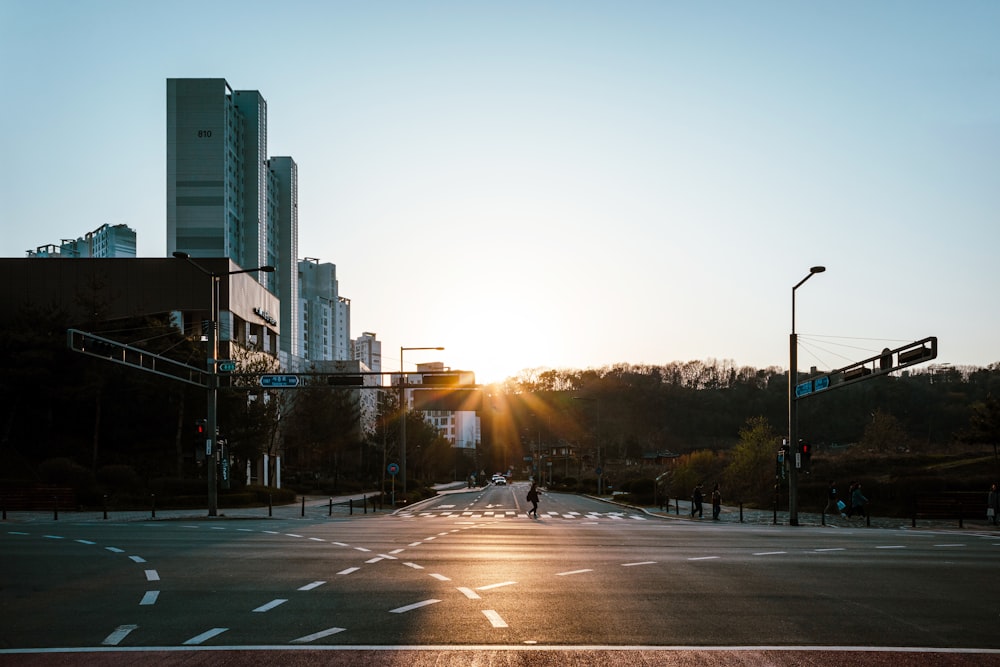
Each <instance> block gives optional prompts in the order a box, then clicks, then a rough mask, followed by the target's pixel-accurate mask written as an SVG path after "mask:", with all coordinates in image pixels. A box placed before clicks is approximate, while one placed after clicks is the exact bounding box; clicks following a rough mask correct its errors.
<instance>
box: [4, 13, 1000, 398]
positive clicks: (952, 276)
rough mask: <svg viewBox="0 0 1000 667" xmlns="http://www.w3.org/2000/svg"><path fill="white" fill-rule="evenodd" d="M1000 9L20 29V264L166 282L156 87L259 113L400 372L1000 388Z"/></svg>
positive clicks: (15, 225)
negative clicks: (993, 380)
mask: <svg viewBox="0 0 1000 667" xmlns="http://www.w3.org/2000/svg"><path fill="white" fill-rule="evenodd" d="M998 32H1000V3H998V2H995V1H993V0H983V1H971V0H958V1H956V2H938V1H934V2H927V1H924V0H904V1H899V2H896V1H880V0H873V1H871V2H861V1H848V2H836V3H819V2H793V1H768V0H760V1H755V2H746V1H742V0H741V1H738V2H733V1H729V0H720V1H717V2H711V3H707V2H680V1H677V2H675V1H672V0H659V1H655V2H646V1H640V0H632V1H629V0H625V1H623V2H606V1H599V2H595V1H591V0H573V1H571V2H561V1H548V2H546V1H544V0H543V1H538V2H526V1H517V0H514V1H507V2H491V1H477V2H472V1H465V2H452V1H449V0H440V1H434V2H430V1H419V0H410V1H406V2H402V1H385V2H363V3H362V2H342V1H338V0H324V1H322V2H319V1H317V2H305V1H302V0H298V1H297V0H288V1H285V2H282V3H275V2H258V1H256V0H244V1H242V2H229V1H224V0H219V1H215V2H205V1H202V0H199V1H198V2H190V1H188V0H177V1H174V2H170V3H139V2H134V0H127V1H117V0H90V1H88V2H78V1H76V0H73V1H68V0H0V96H2V100H3V103H2V104H0V150H2V152H3V155H4V159H3V160H2V161H0V194H2V202H3V203H2V206H0V221H2V222H0V228H2V234H0V256H3V257H24V256H25V252H26V251H27V250H28V249H34V248H36V247H38V246H41V245H45V244H48V243H59V241H60V240H61V239H64V238H77V237H80V236H83V235H84V234H85V233H86V232H88V231H91V230H94V229H96V228H97V227H99V226H101V225H102V224H105V223H107V224H113V225H115V224H126V225H128V226H130V227H132V228H133V229H135V230H136V232H137V235H138V254H139V256H140V257H163V256H166V143H165V142H166V79H168V78H188V77H190V78H202V77H220V78H225V79H226V80H227V81H228V82H229V84H230V86H232V88H234V89H236V90H258V91H260V93H261V94H262V96H263V97H264V98H265V99H266V100H267V104H268V153H269V154H270V155H275V156H283V155H289V156H291V157H293V158H294V159H295V161H296V163H297V164H298V168H299V253H300V255H301V256H302V257H313V258H317V259H319V260H320V261H323V262H332V263H334V264H336V266H337V275H338V279H339V288H340V295H341V296H343V297H346V298H348V299H350V301H351V335H352V337H357V336H359V335H360V334H361V333H362V332H365V331H370V332H374V333H376V334H377V336H378V338H379V340H381V341H382V343H383V347H382V353H383V370H386V371H395V370H398V368H399V356H398V353H399V351H400V348H401V347H444V348H445V350H444V351H420V350H414V351H408V352H406V356H405V365H406V367H407V370H413V365H414V364H416V363H418V362H428V361H441V362H444V364H445V365H446V366H449V367H451V368H453V369H462V370H471V371H474V372H476V377H477V380H478V381H480V382H483V383H485V382H493V381H500V380H503V379H505V378H508V377H513V376H517V375H520V374H522V373H523V372H529V373H530V372H536V371H537V370H538V369H588V368H602V367H605V366H608V365H612V364H619V363H626V364H651V365H662V364H669V363H671V362H686V361H693V360H712V359H716V360H725V361H731V362H732V363H734V364H735V365H737V366H753V367H756V368H766V367H771V366H777V367H780V368H787V367H788V364H789V350H788V335H789V333H790V332H791V328H792V299H793V295H792V292H793V290H792V288H793V286H794V285H795V284H797V283H798V282H799V281H800V280H801V279H802V278H803V277H805V276H806V275H808V274H809V268H810V267H812V266H815V265H822V266H825V267H826V268H827V270H826V272H824V273H821V274H817V275H815V276H813V277H812V278H811V279H810V280H809V282H808V283H806V284H803V285H802V286H801V287H799V288H798V289H797V290H795V292H794V299H795V328H796V331H797V333H798V334H799V336H800V339H801V347H800V350H799V355H798V356H799V366H800V368H803V369H805V368H808V367H809V366H818V367H819V368H826V369H832V368H839V367H842V366H845V365H847V364H849V363H851V362H854V361H859V360H861V359H864V358H867V357H870V356H872V355H874V354H877V353H878V352H879V351H880V350H881V349H882V348H884V347H890V348H895V347H898V346H901V345H903V344H905V343H908V342H912V341H916V340H919V339H921V338H924V337H927V336H937V337H938V359H937V360H936V363H949V364H954V365H957V366H966V365H972V366H986V365H988V364H991V363H995V362H1000V308H998V303H1000V297H998V287H1000V276H998V273H997V259H998V250H1000V178H998V177H1000V39H997V38H996V35H997V34H998Z"/></svg>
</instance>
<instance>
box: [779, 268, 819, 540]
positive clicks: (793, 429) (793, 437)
mask: <svg viewBox="0 0 1000 667" xmlns="http://www.w3.org/2000/svg"><path fill="white" fill-rule="evenodd" d="M824 271H826V267H825V266H813V267H811V268H810V269H809V273H808V274H807V275H806V277H805V278H803V279H802V280H800V281H799V282H797V283H796V284H795V287H793V288H792V334H791V336H789V339H788V453H789V456H790V457H792V459H793V460H792V461H791V462H790V465H789V466H788V523H789V525H792V526H797V525H799V486H798V484H799V470H798V468H797V467H796V466H795V460H794V457H795V454H796V452H798V442H799V424H798V419H799V415H798V407H797V405H796V403H795V387H796V385H798V383H799V357H798V348H799V339H798V336H797V335H796V334H795V290H797V289H798V288H800V287H802V284H803V283H804V282H805V281H807V280H809V279H810V278H812V277H813V276H814V275H816V274H817V273H823V272H824Z"/></svg>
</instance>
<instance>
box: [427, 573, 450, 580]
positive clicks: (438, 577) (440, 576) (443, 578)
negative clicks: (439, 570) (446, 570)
mask: <svg viewBox="0 0 1000 667" xmlns="http://www.w3.org/2000/svg"><path fill="white" fill-rule="evenodd" d="M431 576H432V577H434V578H435V579H437V580H438V581H451V579H449V578H448V577H446V576H444V575H443V574H432V575H431Z"/></svg>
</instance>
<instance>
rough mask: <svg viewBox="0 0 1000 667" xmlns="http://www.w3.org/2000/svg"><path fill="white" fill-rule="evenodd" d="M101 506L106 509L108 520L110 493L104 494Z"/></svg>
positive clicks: (105, 515)
mask: <svg viewBox="0 0 1000 667" xmlns="http://www.w3.org/2000/svg"><path fill="white" fill-rule="evenodd" d="M101 507H102V508H103V509H104V520H105V521H107V520H108V494H106V493H105V494H104V497H103V498H102V499H101Z"/></svg>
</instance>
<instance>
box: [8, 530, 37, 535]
mask: <svg viewBox="0 0 1000 667" xmlns="http://www.w3.org/2000/svg"><path fill="white" fill-rule="evenodd" d="M7 534H8V535H31V533H25V532H22V531H20V530H8V531H7Z"/></svg>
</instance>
